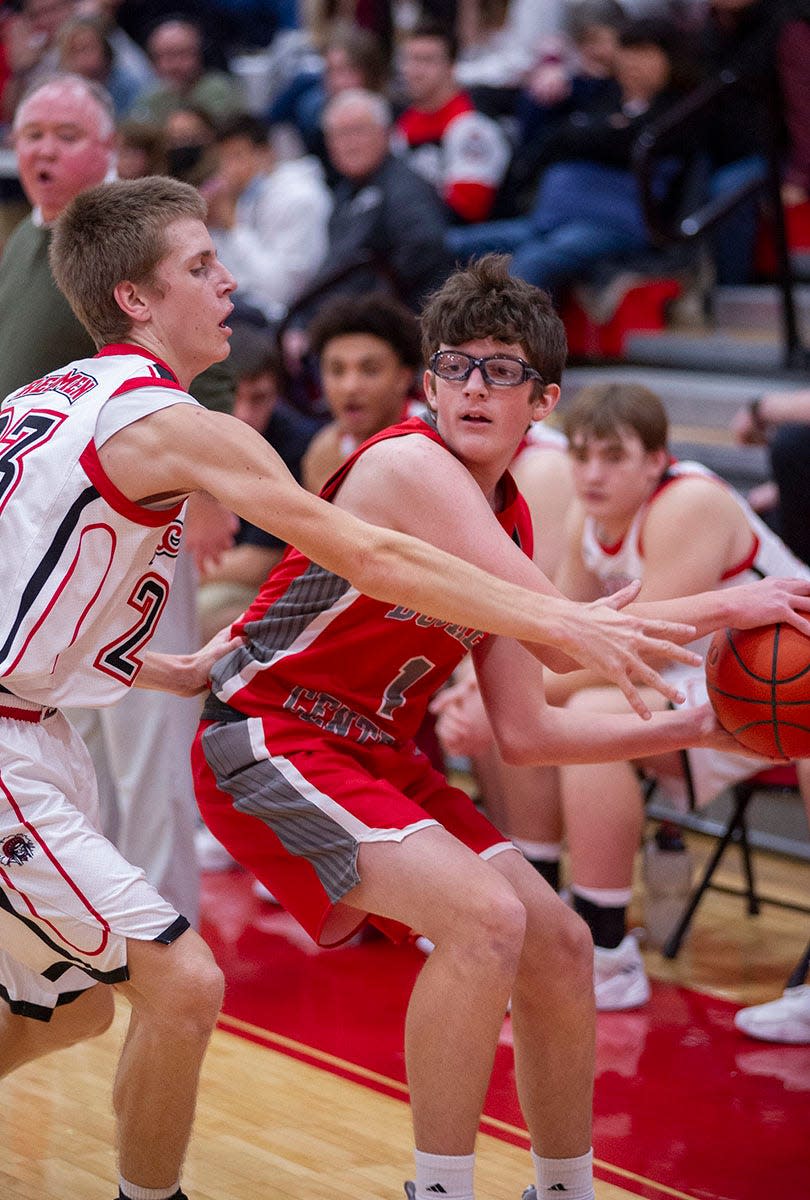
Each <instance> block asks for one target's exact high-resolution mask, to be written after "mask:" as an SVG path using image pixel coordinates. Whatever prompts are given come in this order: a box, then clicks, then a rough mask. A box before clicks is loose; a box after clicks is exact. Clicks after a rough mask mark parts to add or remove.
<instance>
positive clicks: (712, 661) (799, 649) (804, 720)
mask: <svg viewBox="0 0 810 1200" xmlns="http://www.w3.org/2000/svg"><path fill="white" fill-rule="evenodd" d="M706 682H707V684H708V689H709V700H710V701H711V705H712V708H713V709H714V711H715V714H716V716H717V719H718V721H719V722H720V724H721V725H722V726H723V728H724V729H726V730H728V732H729V733H730V734H731V735H732V737H734V738H735V739H736V740H737V741H738V742H739V743H740V744H741V745H742V746H746V747H747V748H748V749H749V750H754V751H756V753H758V754H761V755H762V757H763V758H810V637H807V636H806V635H805V634H803V633H799V631H798V630H797V629H794V628H793V627H792V626H791V625H784V624H782V623H779V624H776V625H760V626H758V627H757V628H756V629H721V630H718V632H717V633H716V634H715V635H714V637H713V638H712V641H711V644H710V646H709V652H708V654H707V655H706Z"/></svg>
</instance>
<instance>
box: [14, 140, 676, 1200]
mask: <svg viewBox="0 0 810 1200" xmlns="http://www.w3.org/2000/svg"><path fill="white" fill-rule="evenodd" d="M62 132H63V133H64V132H65V131H62ZM68 132H70V131H69V130H68ZM65 136H67V134H65ZM42 152H43V154H44V153H49V151H47V150H46V149H43V151H42ZM51 259H52V266H53V270H54V275H55V277H56V279H57V282H58V283H59V285H60V287H61V288H62V290H63V291H64V292H65V294H66V295H67V297H68V300H69V301H70V304H71V306H72V308H73V309H74V312H75V313H76V315H77V316H78V317H79V319H80V320H81V321H82V322H83V323H84V325H85V327H86V328H87V329H88V332H90V334H91V336H92V338H93V340H94V342H95V343H96V345H97V346H99V347H100V349H99V352H98V353H97V354H96V355H93V356H90V357H88V358H86V359H81V360H77V361H74V362H72V363H69V364H67V365H66V366H65V367H64V368H61V369H55V370H54V371H52V372H50V373H49V374H48V375H47V376H45V377H43V378H41V379H38V380H35V381H33V382H31V383H28V384H26V385H24V386H23V387H20V388H18V389H17V390H16V391H15V392H12V393H11V394H10V395H9V396H8V397H6V399H5V400H4V401H3V403H2V406H0V468H1V469H0V510H2V520H0V557H2V560H3V562H4V563H5V564H6V565H7V567H8V569H7V571H6V575H5V576H4V587H3V589H2V592H0V893H1V895H0V908H2V911H3V920H2V922H1V923H0V925H1V926H2V927H1V928H0V999H1V1000H2V1001H3V1003H2V1004H0V1072H3V1073H5V1072H7V1071H10V1070H13V1069H14V1068H15V1067H16V1066H19V1065H20V1064H22V1063H24V1062H27V1061H30V1060H31V1059H34V1058H36V1057H38V1056H39V1055H42V1054H46V1053H48V1052H49V1051H51V1050H55V1049H58V1048H59V1047H61V1046H66V1045H70V1044H72V1043H74V1042H78V1041H81V1040H82V1039H84V1038H86V1037H90V1036H92V1035H94V1034H96V1033H99V1032H101V1031H102V1030H103V1029H104V1028H105V1027H106V1026H107V1025H108V1024H109V1021H110V1019H111V1017H112V993H111V989H110V987H108V986H105V985H110V984H114V985H116V987H118V988H119V989H121V990H123V991H124V992H125V993H126V995H127V998H128V999H129V1000H130V1001H131V1004H132V1009H133V1016H132V1020H131V1022H130V1025H129V1031H128V1034H127V1039H126V1043H125V1046H124V1050H123V1053H122V1055H121V1058H120V1061H119V1067H118V1073H117V1077H116V1083H115V1088H114V1093H113V1097H114V1104H115V1110H116V1115H117V1119H118V1150H119V1192H120V1195H121V1196H122V1197H124V1198H125V1200H170V1198H174V1200H180V1197H181V1196H182V1193H181V1190H180V1184H179V1175H180V1168H181V1164H182V1159H183V1155H184V1152H185V1148H186V1144H187V1141H188V1137H189V1134H190V1130H191V1123H192V1119H193V1113H194V1104H195V1097H196V1092H197V1086H198V1077H199V1069H200V1064H201V1062H202V1058H203V1055H204V1053H205V1049H206V1046H207V1043H208V1039H209V1037H210V1034H211V1030H212V1028H213V1026H214V1022H215V1020H216V1016H217V1012H218V1010H219V1005H220V1002H221V997H222V985H223V981H222V975H221V972H220V971H219V969H218V968H217V966H216V964H215V963H214V961H213V958H212V956H211V953H210V951H209V950H208V948H207V946H206V945H205V944H204V942H203V941H202V939H201V938H200V937H199V936H198V935H197V934H196V933H195V932H194V931H193V930H192V929H190V928H189V922H188V920H187V919H186V918H185V917H184V916H183V915H182V914H180V913H178V912H176V911H175V910H174V909H173V908H172V906H171V905H169V904H168V903H166V901H165V900H164V899H163V898H162V897H161V896H160V895H159V894H158V893H157V892H156V891H155V889H154V888H152V887H151V886H150V885H149V884H148V883H147V882H146V880H145V879H144V877H143V874H142V872H141V871H140V870H138V869H136V868H135V867H132V866H131V865H130V864H129V863H127V862H126V860H125V859H124V858H123V857H122V856H121V855H120V854H118V852H117V851H116V850H115V849H114V847H113V846H112V845H111V844H110V843H109V842H108V841H107V840H106V839H105V838H104V837H103V836H102V835H101V833H100V832H99V828H98V821H97V816H98V813H97V808H98V805H97V794H96V788H95V783H94V780H93V772H92V766H91V763H90V760H89V758H88V755H87V753H86V750H85V748H84V746H83V744H82V743H81V741H80V739H79V738H78V735H77V734H76V733H75V731H74V730H73V729H72V727H71V726H70V725H69V723H68V721H67V720H66V718H65V717H64V715H63V714H62V713H61V712H60V708H61V706H63V705H67V704H74V705H82V706H88V707H103V706H105V705H107V704H111V703H113V702H115V700H117V699H118V698H120V697H121V696H122V695H124V694H125V693H126V691H127V689H128V688H129V687H130V686H132V685H133V684H137V685H138V686H143V687H151V688H158V689H161V690H165V691H171V692H177V693H178V694H181V695H193V694H196V693H197V692H198V691H200V690H202V688H203V687H204V686H205V682H206V680H207V676H208V667H209V665H210V663H211V661H213V659H214V658H216V657H217V654H216V652H215V649H214V648H212V647H210V646H209V647H208V648H207V650H206V651H205V652H204V653H200V654H199V655H185V656H184V655H171V656H167V655H157V654H154V653H150V652H149V650H148V644H149V640H150V638H151V636H152V634H153V633H154V630H155V628H156V626H157V624H158V622H159V621H160V619H161V616H162V613H163V612H164V607H165V603H166V599H167V597H168V593H169V588H170V585H171V582H172V575H173V570H174V562H175V560H176V557H177V553H178V549H179V544H180V537H181V534H182V527H183V502H184V500H185V499H186V497H187V496H188V495H189V494H190V493H192V492H194V491H197V490H200V491H205V492H208V493H211V494H213V495H214V496H215V497H216V498H217V499H219V500H220V501H222V502H223V503H224V504H225V505H226V507H227V508H228V509H230V510H232V511H234V512H236V513H238V514H239V515H240V516H242V517H244V518H245V519H246V520H248V521H250V522H251V523H253V524H256V525H259V526H261V527H262V528H264V529H266V530H268V531H269V532H271V533H275V534H277V535H278V536H279V537H281V538H283V540H284V541H288V542H292V543H294V544H296V545H299V546H301V547H302V549H303V550H304V551H305V552H307V553H309V554H312V555H314V556H316V558H317V559H318V560H319V561H320V562H322V563H323V564H324V567H325V568H327V569H328V570H331V571H335V572H338V573H339V574H340V575H341V576H343V577H345V578H346V579H348V580H352V581H353V583H354V584H355V585H356V586H357V587H361V588H363V589H365V590H366V591H368V592H370V593H371V594H373V595H376V596H380V597H384V596H387V597H389V598H390V600H391V601H392V602H393V601H395V600H397V601H399V602H400V603H401V604H407V605H411V606H413V607H414V608H419V609H420V610H421V609H424V610H426V611H428V612H431V613H434V612H435V613H436V614H437V615H438V616H442V617H444V618H445V619H447V620H455V621H469V622H471V623H473V622H474V623H476V624H480V625H481V626H482V627H484V628H492V629H495V630H498V631H499V632H504V633H513V634H516V635H517V636H525V637H528V638H538V639H541V640H542V639H547V640H548V641H549V642H551V643H553V644H554V645H555V646H558V647H560V648H561V651H562V653H560V651H552V659H553V660H554V661H557V660H559V659H563V660H565V659H566V658H567V654H566V652H567V651H569V650H570V651H571V652H573V653H574V655H576V656H578V657H582V658H584V659H585V660H586V661H588V662H589V663H591V664H592V665H596V664H597V663H600V664H601V665H602V668H603V670H604V671H605V672H606V673H607V674H609V675H611V677H613V678H616V680H617V681H618V682H619V684H620V685H621V686H623V687H624V688H625V689H626V690H627V692H628V695H630V696H631V697H635V696H636V695H637V689H636V686H635V684H634V683H633V682H632V680H631V679H630V677H629V676H630V675H633V676H636V677H637V678H639V679H642V680H644V681H649V682H653V683H655V682H656V681H657V680H658V681H659V682H660V679H659V676H658V675H657V673H656V672H655V671H654V670H653V669H652V668H650V667H648V666H647V665H646V664H645V663H644V661H643V659H642V658H641V657H640V655H643V654H647V653H653V654H657V655H659V660H660V656H661V655H662V654H663V655H664V656H665V657H666V656H667V655H669V654H670V653H672V652H674V653H676V654H677V653H678V648H677V647H676V646H674V645H671V644H670V643H668V642H666V641H662V640H661V636H663V637H664V638H668V637H671V636H676V637H679V638H681V639H683V637H684V636H686V637H688V636H689V632H690V627H688V626H673V625H671V624H668V623H666V622H660V621H648V620H646V619H645V618H644V617H642V618H638V617H626V616H624V615H623V614H621V613H618V612H616V611H614V609H613V608H612V607H611V606H610V605H607V606H606V605H604V604H600V605H598V606H596V607H595V608H593V607H588V606H581V605H576V604H572V603H570V602H569V601H567V600H564V599H561V598H560V599H558V598H557V596H556V595H555V594H554V590H553V589H552V588H551V585H550V584H548V582H547V580H545V578H544V577H542V576H540V575H538V576H537V577H533V578H532V579H531V581H529V583H528V588H518V587H515V586H514V585H512V584H510V583H509V582H507V581H505V580H498V579H495V578H494V577H490V576H489V575H487V574H486V573H484V572H482V571H480V570H475V568H474V567H473V566H471V565H470V564H467V563H464V562H462V561H460V560H458V559H454V558H452V557H451V556H448V555H446V554H440V553H438V552H437V551H436V549H435V548H434V547H432V546H428V545H426V544H423V543H420V542H418V541H416V540H414V539H408V538H403V537H402V536H401V535H400V534H396V533H392V532H391V531H390V530H388V529H382V528H380V527H379V526H378V527H376V528H375V527H373V526H371V525H365V524H363V522H361V521H358V520H357V519H356V518H355V517H353V516H352V515H351V514H350V513H349V512H347V511H345V510H341V509H340V508H338V507H337V506H335V505H329V504H326V503H324V501H322V500H320V499H318V498H317V497H315V496H312V495H310V494H309V493H307V492H305V491H304V490H303V489H302V488H299V487H298V486H297V484H295V482H294V481H293V479H292V476H291V475H290V474H289V472H288V471H287V470H286V468H285V467H284V466H283V464H282V462H281V460H280V459H279V458H278V456H277V455H276V454H275V453H274V452H273V450H272V449H271V448H270V446H269V445H268V444H267V442H266V441H265V440H264V438H262V437H261V435H260V434H258V433H256V432H255V430H252V429H250V428H249V427H248V426H247V425H246V424H245V423H244V422H242V421H238V420H235V419H234V418H232V417H229V416H226V415H225V414H222V413H213V412H209V411H207V410H205V409H203V408H201V407H200V406H199V405H198V404H197V403H196V401H194V400H193V399H192V397H191V396H190V395H189V394H188V392H187V388H188V386H189V384H190V382H191V380H192V379H193V378H194V377H195V376H196V375H197V374H198V373H200V372H201V371H203V370H205V369H206V368H207V367H208V366H210V365H211V364H212V363H213V362H216V361H221V360H222V359H224V358H225V357H226V356H227V354H228V348H229V347H228V339H229V336H230V329H229V327H228V324H227V322H228V317H229V315H230V312H231V310H232V308H233V305H232V302H231V299H230V296H231V293H232V292H233V290H234V287H235V281H234V279H233V277H232V276H231V275H230V274H229V272H228V271H227V270H225V268H224V267H223V266H222V265H221V264H220V263H219V262H218V261H217V258H216V254H215V251H214V247H213V243H212V242H211V238H210V236H209V234H208V230H207V228H206V226H205V205H204V202H203V200H202V198H201V197H200V195H199V193H198V192H197V191H196V190H195V189H194V188H191V187H189V186H187V185H185V184H181V183H178V182H177V181H175V180H171V179H165V178H161V177H157V176H153V177H150V178H145V179H138V180H133V181H119V182H115V183H108V184H103V185H101V186H99V187H95V188H91V189H89V190H87V191H85V192H83V193H82V194H81V195H80V196H78V197H77V198H76V199H74V200H73V201H72V203H71V204H70V205H69V206H68V207H67V208H66V209H65V211H64V212H63V213H62V214H61V216H59V218H58V220H57V221H56V225H55V228H54V232H53V238H52V243H51ZM347 586H348V585H347ZM635 590H636V589H635V588H634V589H631V591H629V592H624V593H623V594H622V595H620V596H619V597H618V598H616V599H614V601H612V603H613V604H614V605H615V606H621V604H623V603H626V602H627V600H628V599H629V598H630V596H631V595H633V594H635ZM217 645H218V646H219V648H220V649H221V645H222V643H217ZM580 646H582V647H583V649H582V650H580V649H579V647H580ZM681 653H682V654H686V657H687V658H688V653H687V652H681ZM660 686H662V687H664V690H665V692H666V693H667V694H676V692H675V690H674V689H671V688H670V687H669V686H668V685H665V684H663V683H661V684H660ZM639 710H640V711H641V712H642V713H643V712H645V711H646V708H645V706H643V705H640V704H639ZM634 719H635V718H634ZM639 724H640V725H641V724H642V723H641V722H639ZM134 736H137V731H134ZM177 752H178V753H179V754H182V753H183V752H184V751H183V747H177Z"/></svg>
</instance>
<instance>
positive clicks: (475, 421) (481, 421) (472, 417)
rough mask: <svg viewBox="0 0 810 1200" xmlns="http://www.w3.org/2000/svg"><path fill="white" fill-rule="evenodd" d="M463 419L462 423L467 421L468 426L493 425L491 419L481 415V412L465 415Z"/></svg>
mask: <svg viewBox="0 0 810 1200" xmlns="http://www.w3.org/2000/svg"><path fill="white" fill-rule="evenodd" d="M461 419H462V421H465V422H466V423H467V424H468V425H491V424H492V418H491V417H487V416H485V415H484V413H479V412H469V413H463V414H462V417H461Z"/></svg>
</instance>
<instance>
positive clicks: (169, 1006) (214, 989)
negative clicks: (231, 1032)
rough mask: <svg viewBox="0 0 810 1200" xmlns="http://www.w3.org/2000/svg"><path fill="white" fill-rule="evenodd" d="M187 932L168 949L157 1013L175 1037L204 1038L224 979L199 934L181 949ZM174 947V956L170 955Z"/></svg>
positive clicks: (211, 1025) (216, 1012)
mask: <svg viewBox="0 0 810 1200" xmlns="http://www.w3.org/2000/svg"><path fill="white" fill-rule="evenodd" d="M189 933H191V931H189V932H188V933H186V934H184V935H183V938H181V939H180V941H179V942H177V943H175V946H170V947H168V951H169V953H168V954H167V956H166V968H165V973H164V974H163V976H162V978H161V981H160V987H161V1004H160V1011H161V1014H162V1016H163V1018H164V1019H165V1021H166V1022H168V1023H170V1024H171V1026H172V1028H173V1030H174V1031H175V1034H176V1035H186V1036H188V1037H191V1038H207V1037H209V1036H210V1034H211V1031H212V1029H213V1028H214V1025H215V1024H216V1019H217V1017H218V1015H219V1011H220V1009H221V1007H222V999H223V996H224V992H225V977H224V976H223V974H222V971H221V970H220V968H219V967H218V966H217V964H216V962H215V960H214V956H213V954H212V953H211V951H210V950H209V948H208V946H207V945H206V944H205V942H204V941H203V940H202V938H200V937H199V936H198V935H196V934H195V935H194V937H193V940H190V941H189V942H188V943H187V944H186V946H183V947H182V949H181V946H182V942H183V941H184V940H185V939H186V938H187V937H188V936H189ZM175 947H176V948H177V950H178V953H177V954H176V955H175V954H173V953H172V951H173V950H174V949H175ZM150 1011H151V1012H153V1013H154V1012H155V1006H154V1005H150Z"/></svg>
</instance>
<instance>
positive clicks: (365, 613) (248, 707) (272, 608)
mask: <svg viewBox="0 0 810 1200" xmlns="http://www.w3.org/2000/svg"><path fill="white" fill-rule="evenodd" d="M408 436H411V437H412V436H417V437H419V436H424V437H429V438H431V439H433V440H434V441H438V442H439V443H440V444H441V438H440V437H439V435H438V433H436V432H435V430H434V429H433V428H431V427H430V426H428V425H427V424H426V423H425V422H424V421H422V420H421V419H419V418H412V419H411V420H409V421H406V422H403V423H402V424H400V425H396V426H392V427H391V428H389V429H386V430H384V431H383V432H382V433H380V434H377V436H376V437H373V438H371V439H369V441H367V442H366V443H365V444H364V446H362V447H361V448H360V449H359V450H358V451H357V452H356V453H355V454H354V455H353V456H352V457H351V458H350V459H349V460H348V461H347V462H346V463H344V464H343V466H342V467H341V468H340V470H339V471H337V472H336V473H335V475H333V476H332V478H331V480H330V481H329V482H328V483H327V484H326V486H325V487H324V489H323V492H322V495H324V496H325V498H327V499H332V498H334V496H335V494H336V493H337V491H338V488H339V487H340V485H341V483H342V482H343V480H344V479H345V477H346V475H347V474H348V472H349V471H350V470H351V469H352V466H353V464H354V463H355V462H356V461H357V459H358V457H359V456H360V455H361V454H363V453H364V452H365V451H366V450H367V449H368V447H369V446H372V445H374V444H375V443H376V442H379V441H381V440H383V439H387V438H392V437H408ZM505 492H506V500H505V503H504V507H503V510H502V511H501V512H500V513H499V514H498V519H499V521H500V523H501V525H502V527H503V528H504V529H505V530H506V532H507V533H508V534H509V535H510V536H512V537H513V538H514V539H515V540H516V541H517V542H518V544H519V545H520V546H521V547H522V548H523V549H524V550H525V551H526V553H528V554H531V552H532V546H531V522H530V519H529V515H528V509H527V507H526V505H525V503H524V502H523V500H522V498H521V496H520V495H519V493H518V492H517V489H516V488H515V485H514V483H513V481H512V479H511V477H510V476H508V475H507V476H506V477H505ZM234 631H235V632H239V633H241V634H243V636H244V637H245V638H246V644H245V645H244V647H240V648H239V649H237V650H236V651H235V652H233V653H232V654H230V655H228V656H227V657H226V658H225V659H222V660H221V661H220V662H219V663H217V665H216V667H215V669H214V672H213V676H212V687H213V695H212V698H211V700H210V701H209V703H208V704H207V705H206V708H205V710H204V713H203V716H204V718H208V719H210V720H212V721H214V722H215V723H214V724H207V722H206V721H204V723H203V726H202V728H201V736H200V737H198V739H197V741H196V743H195V746H194V750H193V752H192V761H193V765H194V769H195V779H196V785H197V799H198V802H199V804H200V807H201V810H202V813H203V816H204V817H205V820H206V822H207V823H208V824H209V826H210V828H211V829H212V831H213V832H214V834H215V835H216V836H217V837H218V838H219V839H220V841H222V842H223V843H224V844H225V845H226V846H227V847H228V849H229V850H230V851H231V853H232V854H233V855H234V857H236V858H237V859H238V860H239V861H240V862H243V863H244V864H245V865H246V866H248V867H249V868H250V869H251V870H252V871H254V873H255V874H256V875H257V876H258V877H259V878H260V879H261V880H262V881H263V882H264V883H266V885H267V886H268V887H269V888H270V890H271V891H272V892H273V894H274V895H275V896H276V897H277V898H278V899H279V900H280V902H281V903H282V904H283V905H284V906H285V908H287V909H288V911H290V912H291V913H292V914H293V915H294V916H295V917H296V918H297V919H298V920H299V921H300V922H301V924H302V925H303V926H304V928H305V929H307V931H308V932H309V933H310V934H311V935H312V937H313V938H315V939H316V940H317V941H319V942H321V943H322V944H334V943H336V942H338V941H341V940H343V939H344V938H345V937H347V936H349V935H350V934H351V933H352V932H354V930H355V929H356V928H357V926H358V925H359V924H360V923H361V922H362V920H363V914H362V913H359V912H358V911H357V910H356V909H351V908H349V907H348V906H345V905H341V903H340V901H341V898H342V897H343V896H344V895H345V893H346V892H347V891H348V890H349V889H350V888H352V887H354V885H355V884H356V883H357V882H358V881H359V876H358V874H357V865H356V860H357V852H358V849H359V846H360V845H361V844H362V843H364V842H379V841H401V840H402V839H403V838H404V837H406V836H407V835H408V834H409V833H412V832H414V831H415V830H417V829H422V828H424V827H426V826H428V825H435V824H441V825H443V826H445V827H446V828H447V829H449V830H450V832H451V833H453V834H454V835H455V836H456V837H458V838H460V839H461V840H462V841H464V842H465V843H466V844H467V845H468V846H470V847H471V848H472V849H474V850H475V851H476V852H477V853H479V854H483V855H485V856H486V855H491V854H493V853H496V852H498V851H500V850H503V849H508V848H511V843H509V842H505V841H504V839H503V836H502V835H501V834H500V833H498V831H497V830H496V829H494V827H493V826H492V825H490V824H489V822H488V821H486V820H485V819H484V818H483V817H482V816H480V814H479V813H477V811H476V810H475V808H474V807H473V805H472V803H471V801H470V799H469V797H468V796H467V795H466V793H465V792H463V791H460V790H459V789H456V788H451V787H450V786H449V785H448V784H447V782H446V780H445V778H444V776H443V775H442V774H441V773H440V772H438V771H436V770H435V769H434V768H433V767H432V766H431V765H430V763H429V761H428V760H427V758H426V757H425V755H424V754H422V752H421V751H419V750H418V749H417V747H416V746H415V744H414V741H413V739H414V735H415V734H416V732H417V730H418V729H419V727H420V725H421V723H422V721H423V719H424V716H425V711H426V708H427V705H428V703H429V701H430V699H431V698H432V696H433V695H434V694H435V692H436V691H437V690H438V688H440V687H441V686H442V684H444V683H445V682H446V680H447V679H448V678H449V676H450V674H451V673H452V671H453V670H454V668H455V667H456V666H457V665H458V663H459V662H460V661H461V660H462V658H463V657H464V656H465V655H466V654H467V653H468V652H469V651H470V650H472V649H473V648H474V647H475V646H476V645H478V644H479V643H480V642H481V641H482V640H483V639H484V638H485V637H486V636H487V635H486V634H485V633H482V632H481V631H480V630H477V629H472V628H465V627H464V626H461V625H452V624H449V623H448V622H446V621H439V620H435V619H434V618H433V617H429V616H425V615H423V614H421V613H418V612H414V611H413V610H411V609H406V608H402V607H399V606H397V605H394V604H387V603H383V602H381V601H378V600H372V599H371V598H370V597H368V596H365V595H363V594H362V593H361V592H358V591H357V590H356V589H355V588H353V587H352V586H351V585H350V584H349V583H348V582H347V581H346V580H345V579H342V578H340V577H339V576H337V575H334V574H332V573H330V572H329V571H326V570H324V569H323V568H322V567H320V566H318V565H317V564H316V563H313V562H312V561H311V560H310V559H308V558H306V557H305V556H304V555H302V554H300V553H299V552H298V551H297V550H294V549H292V548H291V549H289V550H288V551H287V553H286V554H285V556H284V558H283V559H282V561H281V562H280V563H279V564H278V566H277V567H276V568H275V569H274V570H273V571H272V572H271V574H270V576H269V577H268V579H267V581H266V582H265V584H264V585H263V587H262V589H261V591H260V592H259V594H258V596H257V598H256V600H255V602H254V603H253V604H252V605H251V607H250V608H249V609H248V611H247V612H246V613H245V615H244V616H243V617H242V618H241V620H240V621H239V622H237V624H236V625H235V626H234ZM245 718H247V719H245ZM219 789H221V790H219ZM226 793H227V794H226ZM256 818H258V819H256Z"/></svg>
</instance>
